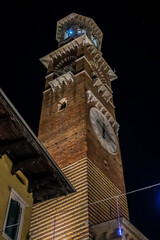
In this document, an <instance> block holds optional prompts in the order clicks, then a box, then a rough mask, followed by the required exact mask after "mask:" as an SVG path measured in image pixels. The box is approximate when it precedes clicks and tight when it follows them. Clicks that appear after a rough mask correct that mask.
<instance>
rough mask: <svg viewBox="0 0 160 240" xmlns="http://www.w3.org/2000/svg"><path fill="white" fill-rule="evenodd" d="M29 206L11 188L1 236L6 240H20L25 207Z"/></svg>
mask: <svg viewBox="0 0 160 240" xmlns="http://www.w3.org/2000/svg"><path fill="white" fill-rule="evenodd" d="M28 206H29V205H28V204H27V203H26V202H25V201H24V200H23V199H22V198H21V196H20V195H19V194H18V193H17V192H16V191H15V190H14V189H13V188H12V189H11V194H10V198H9V202H8V207H7V212H6V218H5V221H4V225H3V232H2V236H3V237H4V238H5V239H7V240H20V238H21V231H22V225H23V218H24V211H25V207H28Z"/></svg>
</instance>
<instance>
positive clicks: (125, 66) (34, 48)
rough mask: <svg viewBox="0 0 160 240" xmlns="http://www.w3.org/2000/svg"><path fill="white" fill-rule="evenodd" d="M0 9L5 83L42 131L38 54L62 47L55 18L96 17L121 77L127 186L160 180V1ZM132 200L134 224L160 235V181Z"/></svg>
mask: <svg viewBox="0 0 160 240" xmlns="http://www.w3.org/2000/svg"><path fill="white" fill-rule="evenodd" d="M33 2H34V3H33ZM86 2H87V5H86ZM89 3H90V4H89ZM104 3H105V4H104ZM0 9H1V44H0V46H1V80H0V85H1V87H2V89H3V91H4V92H5V93H6V95H7V96H8V98H9V99H10V100H11V102H12V103H13V104H14V106H15V107H16V108H17V110H18V111H19V112H20V114H21V115H22V117H23V118H24V119H25V121H26V122H27V123H28V125H29V126H30V127H31V129H32V130H33V131H34V132H35V133H36V134H37V130H38V122H39V116H40V109H41V103H42V91H43V89H44V83H45V74H46V69H45V67H44V66H43V65H42V64H41V63H40V61H39V58H41V57H43V56H44V55H46V54H48V53H50V52H52V51H54V50H55V49H57V47H58V44H57V42H56V40H55V35H56V22H57V21H58V20H60V19H61V18H63V17H65V16H66V15H68V14H70V13H72V12H75V13H79V14H81V15H85V16H88V17H91V18H93V19H94V21H95V22H96V23H97V25H98V26H99V27H100V29H101V30H102V32H103V34H104V36H103V43H102V53H103V57H104V58H105V60H106V61H107V62H108V64H109V65H110V66H111V68H112V69H113V70H115V71H116V74H117V75H118V79H117V80H115V81H114V82H112V88H113V94H114V103H115V106H116V116H117V122H118V123H119V124H120V131H119V138H120V145H121V154H122V160H123V167H124V175H125V182H126V190H127V192H128V191H132V190H135V189H139V188H142V187H146V186H149V185H152V184H157V183H159V182H160V140H159V136H160V114H159V109H160V100H159V96H160V85H159V81H160V74H159V66H160V46H159V45H160V37H159V35H160V13H159V7H158V3H157V4H156V3H155V2H154V1H153V0H152V1H144V2H143V1H140V0H139V1H127V2H125V1H120V0H119V1H118V0H117V1H114V0H111V1H104V0H103V1H96V0H94V1H93V2H89V1H84V2H83V1H74V2H71V1H67V0H66V1H65V2H64V1H48V0H46V1H37V2H36V1H32V3H29V1H27V2H26V3H25V1H21V2H19V3H18V2H16V1H12V2H10V3H9V2H8V1H5V3H4V5H3V6H2V5H1V8H0ZM128 204H129V211H130V221H131V223H133V224H134V225H135V226H136V227H137V228H138V229H139V230H140V231H142V233H143V234H144V235H146V236H147V237H148V238H149V239H151V240H158V239H160V237H159V230H160V186H159V187H155V188H151V189H148V190H145V191H141V192H139V193H135V194H131V195H129V196H128Z"/></svg>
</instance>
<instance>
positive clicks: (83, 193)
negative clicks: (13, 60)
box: [31, 13, 140, 240]
mask: <svg viewBox="0 0 160 240" xmlns="http://www.w3.org/2000/svg"><path fill="white" fill-rule="evenodd" d="M102 36H103V34H102V32H101V30H100V29H99V27H98V26H97V25H96V23H95V22H94V21H93V20H92V19H91V18H88V17H85V16H82V15H78V14H75V13H72V14H70V15H68V16H67V17H65V18H63V19H61V20H60V21H58V23H57V33H56V39H57V41H58V49H57V50H55V51H53V52H51V53H49V54H47V55H46V56H44V57H42V58H41V59H40V60H41V62H42V63H43V64H44V66H45V67H46V68H47V76H46V83H45V90H44V95H43V103H42V111H41V118H40V124H39V139H40V140H41V142H42V143H43V145H44V146H45V147H46V149H47V151H48V152H49V153H50V155H51V156H52V157H53V159H54V160H55V161H56V163H57V164H58V165H59V167H60V168H61V169H62V171H63V172H64V174H65V175H66V176H67V178H68V179H69V181H70V182H71V183H72V184H73V186H74V188H75V189H76V192H75V193H73V194H68V195H67V196H64V197H59V198H57V199H53V200H49V201H45V202H43V203H42V204H41V203H39V204H37V205H35V207H34V209H33V217H32V224H31V232H32V237H33V239H53V238H54V239H56V240H58V239H61V240H62V239H65V240H66V239H68V240H70V239H94V238H95V239H119V238H118V237H119V236H121V233H119V234H118V232H117V229H118V228H119V227H120V224H122V227H123V231H124V234H128V233H127V231H128V230H127V228H126V227H125V226H126V225H125V224H129V222H128V219H129V216H128V207H127V200H126V196H125V194H124V193H125V184H124V176H123V167H122V160H121V154H120V147H119V140H118V130H119V124H118V123H117V121H116V118H115V106H114V103H113V92H112V88H111V82H112V81H113V80H115V79H116V78H117V76H116V75H115V73H114V72H113V71H112V69H111V68H110V66H109V65H108V63H107V62H106V61H105V60H104V58H103V57H102V52H101V44H102ZM116 196H119V197H118V198H117V197H116ZM117 204H118V205H117ZM99 224H100V225H99ZM98 226H100V227H98ZM104 227H105V228H104ZM103 228H104V229H103ZM102 229H103V230H102ZM100 237H101V238H100ZM134 239H140V238H134Z"/></svg>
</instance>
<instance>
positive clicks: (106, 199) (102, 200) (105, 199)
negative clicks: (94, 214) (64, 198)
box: [88, 183, 160, 205]
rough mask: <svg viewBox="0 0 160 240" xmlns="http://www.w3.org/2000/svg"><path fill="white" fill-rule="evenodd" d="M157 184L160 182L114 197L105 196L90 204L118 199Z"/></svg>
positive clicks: (159, 184)
mask: <svg viewBox="0 0 160 240" xmlns="http://www.w3.org/2000/svg"><path fill="white" fill-rule="evenodd" d="M157 186H160V183H157V184H153V185H150V186H147V187H143V188H139V189H136V190H133V191H129V192H126V193H122V194H119V195H115V196H113V197H109V198H104V199H101V200H98V201H95V202H91V203H89V204H88V205H94V204H98V203H101V202H105V201H108V200H111V199H114V198H116V199H117V198H119V197H122V196H126V195H129V194H132V193H136V192H140V191H144V190H147V189H150V188H153V187H157Z"/></svg>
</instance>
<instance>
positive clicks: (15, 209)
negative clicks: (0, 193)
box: [5, 199, 21, 239]
mask: <svg viewBox="0 0 160 240" xmlns="http://www.w3.org/2000/svg"><path fill="white" fill-rule="evenodd" d="M20 215H21V207H20V203H19V202H17V201H15V200H13V199H11V201H10V206H9V212H8V216H7V222H6V227H5V233H6V234H7V235H8V236H9V237H10V238H11V239H17V237H16V236H17V233H18V228H19V223H20V222H19V220H20Z"/></svg>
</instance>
